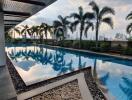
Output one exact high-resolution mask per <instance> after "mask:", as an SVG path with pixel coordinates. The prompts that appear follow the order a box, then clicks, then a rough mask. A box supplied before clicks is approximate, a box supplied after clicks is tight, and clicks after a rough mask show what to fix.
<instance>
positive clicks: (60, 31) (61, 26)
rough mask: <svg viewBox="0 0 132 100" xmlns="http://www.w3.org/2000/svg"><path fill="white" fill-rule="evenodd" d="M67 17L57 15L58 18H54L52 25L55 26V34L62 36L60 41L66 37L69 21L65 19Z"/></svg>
mask: <svg viewBox="0 0 132 100" xmlns="http://www.w3.org/2000/svg"><path fill="white" fill-rule="evenodd" d="M67 18H68V17H62V16H61V15H59V16H58V19H59V20H55V21H54V23H53V26H54V28H55V33H56V36H58V37H62V41H63V40H64V39H65V38H66V35H67V30H68V28H69V24H70V22H69V21H68V20H67Z"/></svg>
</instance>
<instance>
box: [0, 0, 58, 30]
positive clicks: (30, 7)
mask: <svg viewBox="0 0 132 100" xmlns="http://www.w3.org/2000/svg"><path fill="white" fill-rule="evenodd" d="M55 1H56V0H0V6H1V7H2V8H0V9H2V11H3V13H4V23H5V29H10V28H12V27H14V26H16V25H17V24H19V23H21V22H22V21H24V20H25V19H27V18H29V17H30V16H32V15H34V14H36V13H37V12H39V11H40V10H42V9H43V8H45V7H47V6H49V5H50V4H52V3H54V2H55Z"/></svg>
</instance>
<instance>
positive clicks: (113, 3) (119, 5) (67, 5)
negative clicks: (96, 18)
mask: <svg viewBox="0 0 132 100" xmlns="http://www.w3.org/2000/svg"><path fill="white" fill-rule="evenodd" d="M90 1H92V0H57V1H56V2H55V3H53V4H52V5H50V6H48V7H47V8H45V9H43V10H42V11H40V12H39V13H38V14H36V15H35V16H33V17H31V18H30V19H28V20H27V21H25V22H24V24H30V25H34V24H40V23H41V22H46V23H49V24H52V22H53V21H54V20H56V19H57V17H58V15H62V16H68V15H70V14H71V13H73V12H77V11H78V7H79V6H82V7H83V8H84V11H85V12H86V11H91V7H90V6H88V4H89V2H90ZM95 2H96V3H97V4H98V5H99V7H100V8H102V7H104V6H109V7H112V8H113V9H114V10H115V12H116V15H115V16H114V17H113V21H114V29H113V30H111V29H110V28H109V27H108V26H107V25H106V24H102V25H101V28H100V33H99V35H102V34H104V33H107V34H109V35H108V36H107V37H109V38H111V37H112V38H113V37H114V35H115V34H116V33H117V32H121V33H124V34H126V26H127V24H128V22H127V21H126V20H125V17H126V16H127V14H128V13H129V12H130V11H131V10H132V9H131V6H132V1H131V0H95ZM90 33H91V34H93V33H92V32H90ZM75 36H76V34H75V35H74V37H75ZM91 36H93V35H91ZM91 36H90V37H91Z"/></svg>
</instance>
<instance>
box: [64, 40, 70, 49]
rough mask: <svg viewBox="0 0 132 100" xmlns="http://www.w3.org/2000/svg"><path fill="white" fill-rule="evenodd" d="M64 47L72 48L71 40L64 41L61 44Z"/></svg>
mask: <svg viewBox="0 0 132 100" xmlns="http://www.w3.org/2000/svg"><path fill="white" fill-rule="evenodd" d="M63 46H64V47H72V41H71V40H66V41H64V42H63Z"/></svg>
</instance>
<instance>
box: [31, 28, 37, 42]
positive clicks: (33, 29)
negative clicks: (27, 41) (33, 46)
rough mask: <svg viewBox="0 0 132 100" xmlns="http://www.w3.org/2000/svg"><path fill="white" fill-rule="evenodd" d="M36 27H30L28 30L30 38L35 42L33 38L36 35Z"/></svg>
mask: <svg viewBox="0 0 132 100" xmlns="http://www.w3.org/2000/svg"><path fill="white" fill-rule="evenodd" d="M37 28H38V27H37V26H32V27H31V28H30V29H29V32H30V36H31V37H33V38H34V40H35V36H36V35H37V31H38V29H37Z"/></svg>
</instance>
